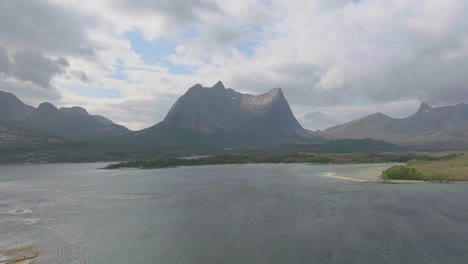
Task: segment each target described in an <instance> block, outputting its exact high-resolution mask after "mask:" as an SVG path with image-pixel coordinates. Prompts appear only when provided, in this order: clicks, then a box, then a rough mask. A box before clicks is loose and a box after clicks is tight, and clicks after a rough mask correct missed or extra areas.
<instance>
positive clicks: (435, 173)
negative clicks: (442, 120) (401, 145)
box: [382, 152, 468, 181]
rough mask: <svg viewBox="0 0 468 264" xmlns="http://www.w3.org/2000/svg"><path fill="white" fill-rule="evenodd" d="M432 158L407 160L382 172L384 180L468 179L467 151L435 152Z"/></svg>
mask: <svg viewBox="0 0 468 264" xmlns="http://www.w3.org/2000/svg"><path fill="white" fill-rule="evenodd" d="M432 156H433V158H432V159H426V160H420V159H413V160H409V161H408V162H407V164H406V165H404V166H393V167H391V168H389V169H387V170H385V171H384V172H383V173H382V179H384V180H421V181H468V153H467V152H465V153H452V154H447V153H436V154H432Z"/></svg>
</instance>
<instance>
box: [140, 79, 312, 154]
mask: <svg viewBox="0 0 468 264" xmlns="http://www.w3.org/2000/svg"><path fill="white" fill-rule="evenodd" d="M131 138H132V139H133V140H135V141H141V142H151V143H153V144H156V145H181V146H194V145H205V146H247V145H252V146H253V145H270V144H279V143H284V142H318V141H321V138H320V137H319V136H318V135H317V134H316V133H314V132H312V131H308V130H306V129H304V128H302V126H301V125H300V124H299V123H298V122H297V120H296V118H295V117H294V115H293V113H292V111H291V108H290V107H289V104H288V102H287V100H286V98H285V97H284V95H283V92H282V91H281V89H279V88H276V89H273V90H271V91H269V92H267V93H264V94H262V95H258V96H254V95H250V94H242V93H238V92H236V91H234V90H232V89H226V88H225V87H224V85H223V83H222V82H218V83H216V84H215V85H214V86H213V87H211V88H204V87H202V86H201V85H199V84H197V85H195V86H193V87H191V88H190V89H189V90H188V91H187V92H186V93H185V94H184V95H183V96H181V97H180V98H179V99H178V100H177V101H176V103H175V104H174V105H173V106H172V108H171V110H170V111H169V112H168V114H167V115H166V117H165V118H164V120H163V121H162V122H161V123H159V124H157V125H155V126H153V127H150V128H147V129H144V130H142V131H139V132H136V133H135V134H134V135H133V136H131Z"/></svg>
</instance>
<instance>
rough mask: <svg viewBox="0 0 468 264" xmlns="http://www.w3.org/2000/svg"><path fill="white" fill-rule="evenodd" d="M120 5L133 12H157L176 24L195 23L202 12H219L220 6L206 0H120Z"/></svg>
mask: <svg viewBox="0 0 468 264" xmlns="http://www.w3.org/2000/svg"><path fill="white" fill-rule="evenodd" d="M119 3H120V6H121V7H123V8H124V10H126V11H132V12H156V13H158V14H160V15H163V16H166V17H167V18H169V19H170V20H171V21H173V22H174V23H176V24H187V23H193V22H196V21H198V20H199V13H200V12H217V11H219V8H218V6H217V5H216V4H215V3H214V2H213V1H206V0H193V1H186V0H171V1H167V0H156V1H146V0H119Z"/></svg>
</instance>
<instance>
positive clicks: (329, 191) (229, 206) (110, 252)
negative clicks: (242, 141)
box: [0, 164, 468, 264]
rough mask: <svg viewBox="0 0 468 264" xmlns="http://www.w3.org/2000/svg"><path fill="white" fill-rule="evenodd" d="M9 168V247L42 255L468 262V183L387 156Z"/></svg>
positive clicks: (2, 186) (0, 203) (84, 259)
mask: <svg viewBox="0 0 468 264" xmlns="http://www.w3.org/2000/svg"><path fill="white" fill-rule="evenodd" d="M100 166H102V164H101V165H99V164H80V165H40V166H6V167H0V250H6V249H10V248H15V247H19V246H25V245H34V247H36V248H37V249H39V250H40V258H41V261H42V262H43V263H67V264H69V263H168V264H169V263H170V264H177V263H181V264H188V263H195V264H198V263H200V264H201V263H203V264H207V263H216V264H218V263H236V264H247V263H268V264H271V263H327V264H328V263H346V264H348V263H359V264H363V263H372V264H375V263H408V264H410V263H411V264H416V263H424V264H427V263H437V264H439V263H444V264H445V263H460V264H466V263H468V185H442V184H441V185H438V184H393V185H390V184H387V185H380V184H366V183H359V182H353V181H347V180H342V179H336V178H328V177H322V175H324V174H327V173H328V174H330V173H336V175H341V176H347V177H361V178H369V179H370V178H372V177H374V176H375V175H377V174H378V172H379V171H381V170H382V169H383V168H384V166H381V165H380V166H356V165H354V166H351V165H347V166H328V165H326V166H310V165H244V166H235V165H233V166H206V167H193V168H188V167H185V168H177V169H160V170H113V171H108V170H97V169H96V168H98V167H100Z"/></svg>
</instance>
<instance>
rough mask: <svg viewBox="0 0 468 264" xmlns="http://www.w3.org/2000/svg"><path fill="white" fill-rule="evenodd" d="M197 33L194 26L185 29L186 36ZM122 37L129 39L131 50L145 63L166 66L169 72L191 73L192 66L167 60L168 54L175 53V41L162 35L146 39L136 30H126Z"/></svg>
mask: <svg viewBox="0 0 468 264" xmlns="http://www.w3.org/2000/svg"><path fill="white" fill-rule="evenodd" d="M197 34H198V33H197V31H196V29H195V28H193V29H191V30H189V31H187V37H189V36H192V37H195V36H196V35H197ZM124 37H125V38H126V39H128V40H129V41H130V43H131V45H132V50H133V51H134V52H136V53H137V54H139V55H140V57H141V59H142V60H143V61H144V62H145V63H146V64H150V65H159V66H162V67H165V68H168V69H169V73H171V74H193V70H194V69H193V67H191V66H188V65H181V64H173V63H171V62H170V61H169V60H168V58H169V56H170V55H172V54H175V53H176V50H175V49H176V46H177V43H176V42H175V41H172V40H170V39H168V38H164V37H161V38H158V39H155V40H153V41H148V40H146V39H145V38H144V36H143V34H142V33H141V32H140V31H138V30H134V31H130V32H127V33H125V35H124Z"/></svg>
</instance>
